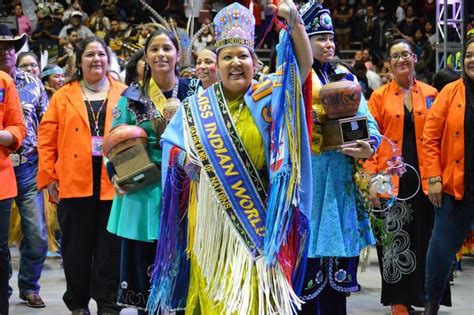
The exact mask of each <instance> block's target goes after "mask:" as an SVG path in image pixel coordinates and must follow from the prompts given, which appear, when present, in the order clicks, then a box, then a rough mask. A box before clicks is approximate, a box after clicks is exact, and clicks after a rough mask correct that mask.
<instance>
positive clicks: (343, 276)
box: [334, 269, 347, 282]
mask: <svg viewBox="0 0 474 315" xmlns="http://www.w3.org/2000/svg"><path fill="white" fill-rule="evenodd" d="M346 277H347V272H346V271H345V270H344V269H339V270H338V271H336V273H335V274H334V279H336V281H337V282H342V281H344V280H346Z"/></svg>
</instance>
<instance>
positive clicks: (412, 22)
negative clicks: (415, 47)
mask: <svg viewBox="0 0 474 315" xmlns="http://www.w3.org/2000/svg"><path fill="white" fill-rule="evenodd" d="M421 26H422V25H421V22H420V20H419V19H418V18H417V17H416V16H415V9H414V7H413V5H412V4H407V6H406V16H405V18H404V19H403V20H402V21H401V22H400V24H399V25H398V30H399V31H400V32H401V33H402V34H403V35H407V36H409V37H411V38H412V39H413V38H414V37H415V32H416V30H417V29H418V28H420V27H421ZM405 39H407V38H405Z"/></svg>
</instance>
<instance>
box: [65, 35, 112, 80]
mask: <svg viewBox="0 0 474 315" xmlns="http://www.w3.org/2000/svg"><path fill="white" fill-rule="evenodd" d="M93 42H98V43H99V44H100V45H101V46H102V47H103V48H104V50H105V53H106V54H107V62H108V65H109V66H110V52H109V49H108V48H107V44H106V43H105V42H104V40H103V39H102V38H100V37H98V36H89V37H86V38H84V39H83V40H81V41H80V42H79V44H78V45H77V48H76V72H74V74H73V75H72V76H71V79H70V80H69V81H68V83H70V82H74V81H80V80H82V76H83V74H82V71H81V66H80V63H81V59H82V55H84V51H86V48H87V45H89V44H90V43H93Z"/></svg>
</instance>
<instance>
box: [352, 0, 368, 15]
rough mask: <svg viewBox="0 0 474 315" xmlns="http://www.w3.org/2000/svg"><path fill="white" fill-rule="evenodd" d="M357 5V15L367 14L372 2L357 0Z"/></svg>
mask: <svg viewBox="0 0 474 315" xmlns="http://www.w3.org/2000/svg"><path fill="white" fill-rule="evenodd" d="M356 3H357V4H356V7H355V10H354V12H355V16H356V17H360V16H364V15H366V14H367V8H368V7H369V6H370V3H369V1H368V0H357V1H356Z"/></svg>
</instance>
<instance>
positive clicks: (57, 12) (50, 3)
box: [42, 0, 64, 23]
mask: <svg viewBox="0 0 474 315" xmlns="http://www.w3.org/2000/svg"><path fill="white" fill-rule="evenodd" d="M42 4H43V5H44V6H45V8H46V9H47V10H48V13H49V15H51V18H52V19H53V20H54V21H55V22H56V23H61V20H62V17H63V14H64V6H63V5H62V4H61V3H59V2H57V1H55V0H45V1H44V2H42Z"/></svg>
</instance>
